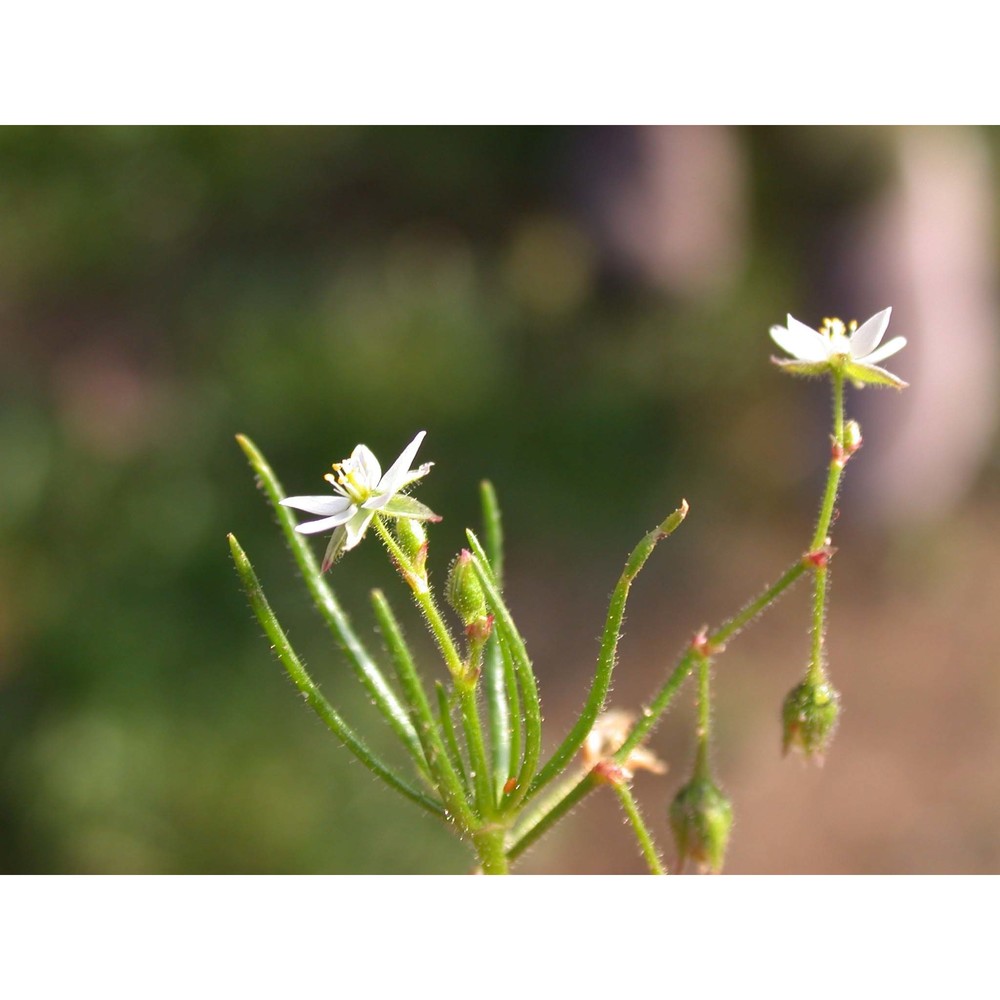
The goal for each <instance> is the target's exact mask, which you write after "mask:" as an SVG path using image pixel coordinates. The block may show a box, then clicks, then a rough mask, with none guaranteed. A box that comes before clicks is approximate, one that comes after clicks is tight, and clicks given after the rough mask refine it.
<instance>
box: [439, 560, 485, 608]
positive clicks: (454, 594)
mask: <svg viewBox="0 0 1000 1000" xmlns="http://www.w3.org/2000/svg"><path fill="white" fill-rule="evenodd" d="M447 597H448V603H449V604H450V605H451V606H452V608H454V610H455V614H457V615H458V617H459V618H461V619H462V621H463V623H464V624H465V625H471V624H472V623H473V622H476V621H478V620H479V619H480V618H485V617H486V595H485V594H484V593H483V588H482V585H481V584H480V583H479V577H478V576H476V569H475V567H474V566H473V565H472V553H471V552H469V550H468V549H462V552H461V554H460V555H459V556H458V557H457V558H456V559H455V561H454V562H453V563H452V564H451V569H450V570H449V572H448V589H447Z"/></svg>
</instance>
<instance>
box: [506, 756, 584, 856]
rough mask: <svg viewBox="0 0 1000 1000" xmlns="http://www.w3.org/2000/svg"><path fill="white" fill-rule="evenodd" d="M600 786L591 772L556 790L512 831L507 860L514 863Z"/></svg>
mask: <svg viewBox="0 0 1000 1000" xmlns="http://www.w3.org/2000/svg"><path fill="white" fill-rule="evenodd" d="M600 784H601V782H600V781H599V779H598V778H597V777H596V776H595V775H594V773H593V772H592V771H591V772H589V773H587V774H585V775H584V776H583V777H582V778H579V779H577V780H574V781H573V782H568V783H567V784H566V786H564V787H563V788H559V789H557V790H556V792H555V794H553V795H552V797H551V798H550V799H549V800H547V801H546V802H545V803H544V804H543V805H541V806H539V807H538V808H536V809H535V810H533V811H532V812H531V814H530V815H529V816H528V817H527V818H526V819H525V821H524V822H523V823H521V824H519V826H518V829H517V830H515V831H514V842H513V843H512V844H511V845H510V846H509V847H508V848H507V858H508V859H509V860H510V861H514V860H515V859H516V858H518V857H520V856H521V855H522V854H523V853H524V852H525V851H526V850H527V849H528V848H529V847H531V845H532V844H533V843H535V841H536V840H538V839H539V838H540V837H541V836H542V835H543V834H545V833H547V832H548V831H549V830H550V829H551V828H552V827H553V826H554V825H555V824H556V823H558V822H559V820H561V819H562V818H563V816H565V815H566V814H567V813H568V812H569V811H570V810H571V809H572V808H573V807H574V806H575V805H576V804H577V803H578V802H580V800H581V799H583V798H584V797H585V796H586V795H587V794H588V793H589V792H591V791H593V789H595V788H597V787H598V786H599V785H600Z"/></svg>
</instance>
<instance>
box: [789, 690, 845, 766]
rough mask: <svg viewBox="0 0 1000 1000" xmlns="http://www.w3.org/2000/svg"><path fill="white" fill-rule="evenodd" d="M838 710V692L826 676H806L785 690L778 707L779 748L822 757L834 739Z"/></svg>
mask: <svg viewBox="0 0 1000 1000" xmlns="http://www.w3.org/2000/svg"><path fill="white" fill-rule="evenodd" d="M839 713H840V694H839V693H838V692H837V691H836V690H835V689H834V687H833V685H832V684H831V683H830V682H829V681H828V680H826V679H824V680H822V681H820V682H818V683H816V682H814V681H811V680H810V679H809V678H808V677H807V678H806V679H805V680H804V681H803V682H802V683H801V684H799V685H797V686H796V687H793V688H792V690H791V691H789V692H788V696H787V697H786V698H785V703H784V704H783V705H782V707H781V722H782V730H783V735H782V747H783V750H784V752H785V753H788V751H789V749H791V748H793V747H794V748H795V749H797V750H801V751H802V753H804V754H805V755H806V756H807V757H813V756H816V757H818V758H819V759H820V760H822V756H823V754H824V753H825V752H826V748H827V747H828V746H829V745H830V740H832V739H833V732H834V730H835V729H836V728H837V716H838V714H839Z"/></svg>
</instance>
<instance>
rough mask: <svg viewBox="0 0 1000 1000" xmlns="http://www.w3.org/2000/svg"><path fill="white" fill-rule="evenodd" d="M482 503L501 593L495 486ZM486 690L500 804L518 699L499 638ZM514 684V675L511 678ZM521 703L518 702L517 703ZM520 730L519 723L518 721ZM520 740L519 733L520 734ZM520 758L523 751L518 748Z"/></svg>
mask: <svg viewBox="0 0 1000 1000" xmlns="http://www.w3.org/2000/svg"><path fill="white" fill-rule="evenodd" d="M479 499H480V503H481V505H482V511H483V528H484V538H485V540H486V553H487V555H488V556H489V562H490V569H491V570H492V571H493V577H494V579H495V580H496V581H497V587H498V588H500V589H502V579H503V523H502V521H501V518H500V505H499V504H498V503H497V496H496V492H495V491H494V489H493V484H492V483H490V482H489V481H488V480H485V479H484V480H483V481H482V482H481V483H480V484H479ZM483 679H484V685H483V687H484V690H485V693H486V704H487V707H488V710H489V720H490V748H491V749H492V751H493V760H492V764H493V782H494V784H495V785H496V790H497V802H499V801H500V799H501V798H502V797H503V790H504V786H505V785H506V784H507V779H508V778H509V777H510V775H511V742H512V732H511V728H512V727H511V704H512V703H511V702H510V697H511V694H512V693H513V696H514V698H515V699H516V698H517V697H518V696H517V684H516V682H514V684H513V691H512V689H511V685H510V684H508V679H509V678H508V677H507V673H506V671H505V668H504V657H503V653H502V651H501V649H500V640H499V638H498V637H497V636H496V635H492V636H490V640H489V642H488V643H487V644H486V653H485V657H484V662H483ZM510 679H511V680H512V679H513V674H511V678H510ZM518 700H519V699H518ZM517 725H518V729H519V730H520V720H518V723H517ZM518 739H519V740H520V733H519V734H518ZM517 753H518V754H520V747H518V751H517Z"/></svg>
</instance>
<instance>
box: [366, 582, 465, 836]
mask: <svg viewBox="0 0 1000 1000" xmlns="http://www.w3.org/2000/svg"><path fill="white" fill-rule="evenodd" d="M371 600H372V607H373V608H374V610H375V616H376V618H377V619H378V622H379V628H380V630H381V632H382V636H383V638H384V639H385V642H386V645H387V646H388V648H389V652H390V654H391V655H392V659H393V663H394V664H395V666H396V675H397V676H398V677H399V682H400V686H401V687H402V689H403V693H404V697H405V698H406V699H407V702H408V704H409V709H410V714H411V718H412V720H413V724H414V727H415V729H416V731H417V733H418V735H419V737H420V742H421V745H422V746H423V748H424V756H425V758H426V759H427V764H428V767H429V768H430V770H431V773H432V775H433V777H434V781H435V783H436V784H437V785H438V786H439V788H441V790H442V793H443V795H442V797H443V798H444V800H445V802H446V803H447V804H448V807H449V809H450V810H451V811H452V812H453V813H454V814H455V815H456V817H457V818H458V820H459V822H460V824H461V825H462V826H463V828H465V829H466V830H469V829H471V828H472V827H473V826H474V825H475V823H474V816H473V814H472V812H471V810H470V809H469V805H468V802H467V792H468V789H467V788H466V787H465V785H464V784H463V779H462V777H461V776H460V775H459V774H458V772H457V771H456V770H455V767H454V765H453V764H452V762H451V758H450V756H449V754H448V751H447V750H446V749H445V746H444V738H443V734H442V732H441V728H440V727H439V725H438V722H437V720H436V719H435V718H434V713H433V711H432V710H431V706H430V702H429V701H428V699H427V693H426V692H425V691H424V686H423V684H422V683H421V680H420V676H419V674H418V673H417V669H416V666H415V665H414V663H413V656H412V655H411V653H410V649H409V646H408V645H407V644H406V639H405V638H404V637H403V631H402V629H401V628H400V626H399V622H398V621H397V619H396V616H395V615H394V614H393V611H392V608H391V606H390V605H389V602H388V601H387V600H386V597H385V595H384V594H383V593H382V591H380V590H373V591H372V594H371Z"/></svg>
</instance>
